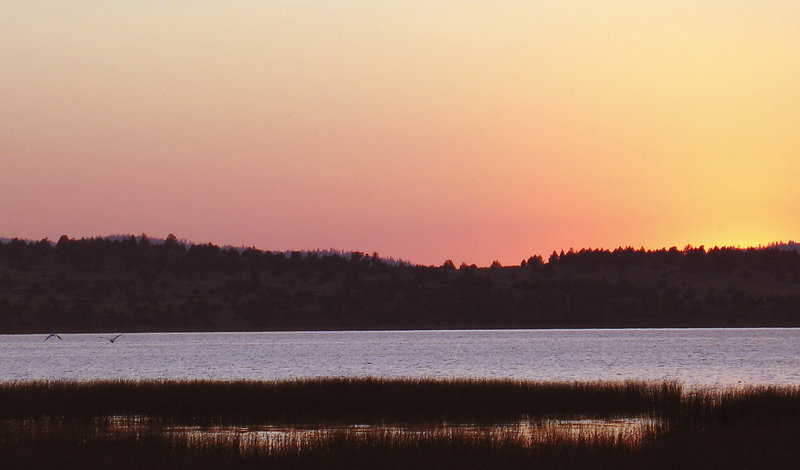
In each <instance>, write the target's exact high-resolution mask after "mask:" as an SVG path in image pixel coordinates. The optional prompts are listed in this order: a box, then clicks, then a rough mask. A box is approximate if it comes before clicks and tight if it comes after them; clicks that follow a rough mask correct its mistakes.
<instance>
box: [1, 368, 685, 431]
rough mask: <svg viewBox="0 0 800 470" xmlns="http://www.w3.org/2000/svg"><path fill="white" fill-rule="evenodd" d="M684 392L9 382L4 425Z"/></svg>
mask: <svg viewBox="0 0 800 470" xmlns="http://www.w3.org/2000/svg"><path fill="white" fill-rule="evenodd" d="M681 396H682V387H681V386H680V385H679V384H676V383H658V384H652V383H645V382H576V383H551V382H523V381H510V380H468V379H454V380H434V379H420V380H416V379H415V380H411V379H378V378H355V379H353V378H323V379H306V380H294V381H280V382H257V381H231V382H216V381H202V380H198V381H93V382H71V381H36V382H12V383H3V384H0V419H2V418H30V417H39V416H59V417H76V418H91V417H99V416H147V417H149V418H151V419H156V420H163V421H164V422H181V423H186V424H191V423H205V422H208V423H237V422H241V423H246V424H259V423H281V422H287V423H325V422H347V423H353V422H363V423H383V422H426V421H429V422H441V421H453V422H469V423H474V422H489V423H493V424H497V423H507V422H516V421H519V420H520V419H521V418H524V417H531V418H540V417H545V418H546V417H558V418H567V417H615V416H641V415H646V416H657V417H663V416H664V415H665V414H674V413H676V412H677V410H678V409H679V407H680V403H681Z"/></svg>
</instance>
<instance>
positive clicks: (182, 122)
mask: <svg viewBox="0 0 800 470" xmlns="http://www.w3.org/2000/svg"><path fill="white" fill-rule="evenodd" d="M798 44H800V2H796V1H794V0H764V1H745V0H729V1H711V0H672V1H669V2H665V1H661V0H658V1H655V0H636V1H609V0H591V1H590V0H586V1H584V0H559V1H549V0H543V1H536V2H531V1H518V0H498V1H493V2H488V1H483V2H477V1H472V0H461V1H442V0H424V1H423V0H402V1H400V0H385V1H374V0H364V1H360V0H353V1H351V0H338V1H335V2H334V1H328V0H317V1H304V0H292V1H282V0H273V1H263V0H259V1H238V0H230V1H226V2H221V1H213V2H212V1H207V0H194V1H188V0H161V1H153V0H138V1H128V0H122V1H114V2H108V1H105V0H103V1H100V0H83V1H77V0H73V1H70V0H67V1H64V0H59V1H51V0H4V1H3V2H2V3H0V64H2V65H0V67H1V68H2V73H0V236H6V237H20V238H28V239H33V240H39V239H42V238H45V237H47V238H50V239H51V240H57V239H58V237H59V236H61V235H62V234H67V235H69V236H70V237H74V238H80V237H90V236H99V235H112V234H127V233H130V234H141V233H146V234H148V235H150V236H151V237H165V236H166V235H167V234H169V233H173V234H175V235H176V236H178V238H182V239H187V240H190V241H194V242H198V243H206V242H212V243H215V244H219V245H234V246H255V247H256V248H259V249H265V250H300V249H318V248H319V249H328V248H334V249H341V250H358V251H363V252H367V253H373V252H377V253H379V254H380V255H382V256H386V257H394V258H401V259H405V260H409V261H412V262H415V263H421V264H434V265H439V264H441V263H442V262H443V261H444V260H446V259H451V260H453V261H455V262H456V264H459V263H461V262H467V263H468V264H472V263H475V264H478V265H488V264H490V263H491V262H492V261H494V260H498V261H500V262H501V263H502V264H504V265H512V264H519V262H520V261H521V260H523V259H527V258H528V257H529V256H532V255H536V254H540V255H543V256H545V258H546V257H547V255H548V254H549V253H550V252H552V251H553V250H561V249H564V250H567V249H569V248H570V247H574V248H575V249H580V248H590V247H591V248H615V247H618V246H633V247H636V248H638V247H642V246H643V247H645V248H661V247H670V246H677V247H679V248H682V247H684V246H685V245H687V244H692V245H694V246H699V245H705V246H708V247H710V246H714V245H719V246H723V245H725V246H728V245H732V246H755V245H759V244H767V243H770V242H774V241H785V240H790V239H794V240H797V239H798V238H800V184H798V181H800V47H798Z"/></svg>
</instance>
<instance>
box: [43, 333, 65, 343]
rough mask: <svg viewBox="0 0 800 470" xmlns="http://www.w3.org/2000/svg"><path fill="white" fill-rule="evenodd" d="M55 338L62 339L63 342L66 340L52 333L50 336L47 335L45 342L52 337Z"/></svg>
mask: <svg viewBox="0 0 800 470" xmlns="http://www.w3.org/2000/svg"><path fill="white" fill-rule="evenodd" d="M54 336H55V337H56V338H58V339H60V340H61V341H64V338H62V337H61V336H58V335H57V334H55V333H50V334H49V335H47V338H45V339H44V340H45V341H47V340H48V339H50V338H52V337H54Z"/></svg>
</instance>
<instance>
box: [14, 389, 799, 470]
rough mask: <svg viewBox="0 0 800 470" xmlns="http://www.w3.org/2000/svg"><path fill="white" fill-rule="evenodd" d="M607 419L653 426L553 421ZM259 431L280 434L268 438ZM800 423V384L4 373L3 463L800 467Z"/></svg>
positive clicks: (69, 466) (26, 465)
mask: <svg viewBox="0 0 800 470" xmlns="http://www.w3.org/2000/svg"><path fill="white" fill-rule="evenodd" d="M609 419H617V420H620V419H621V420H625V419H628V420H640V422H641V423H642V425H641V426H639V427H638V428H636V429H635V430H627V431H619V432H618V433H613V432H612V433H607V432H601V431H600V430H598V429H596V428H595V429H593V428H592V427H591V425H590V426H589V427H586V428H583V429H582V430H580V431H578V432H566V433H565V432H562V431H559V430H558V428H557V427H548V426H545V425H544V424H543V423H548V422H551V423H552V422H558V421H563V422H569V421H570V420H573V421H574V420H582V421H583V422H584V423H589V424H591V423H592V422H594V423H603V422H604V421H603V420H609ZM520 423H523V424H526V425H525V426H520ZM269 425H271V426H274V428H265V427H264V426H269ZM293 426H294V427H293ZM298 426H299V427H298ZM303 426H305V427H303ZM301 428H302V429H305V431H298V429H301ZM263 429H283V430H284V431H283V432H284V434H278V435H275V434H274V433H273V435H272V437H270V438H269V439H266V438H264V437H263V432H262V436H261V437H258V436H259V434H258V432H260V431H258V430H263ZM308 429H311V431H308ZM521 430H525V431H524V432H522V431H521ZM798 431H800V387H774V386H762V387H742V388H735V389H724V390H713V389H703V390H688V389H684V387H683V386H681V384H678V383H674V382H664V383H648V382H585V383H547V382H521V381H510V380H466V379H451V380H436V379H418V380H410V379H377V378H359V379H343V378H321V379H303V380H293V381H281V382H248V381H234V382H214V381H95V382H70V381H37V382H6V383H0V468H20V469H39V468H42V469H44V468H53V465H54V462H57V463H58V464H57V467H58V468H64V469H72V468H81V469H94V468H107V467H113V468H118V469H123V470H124V469H128V468H143V467H145V466H147V467H150V468H179V469H183V468H186V469H189V468H192V469H200V470H202V469H207V468H208V469H210V468H215V469H216V468H219V469H228V468H230V469H233V468H237V469H238V468H295V469H305V468H376V469H377V468H421V469H422V468H437V469H443V470H444V469H450V468H459V469H473V468H475V469H478V468H481V469H493V468H497V469H500V468H503V469H508V468H511V469H514V468H554V467H558V468H567V469H569V468H616V469H625V468H793V467H794V466H795V465H796V461H797V458H798V457H800V448H798V447H797V446H796V436H797V435H798V434H797V433H798Z"/></svg>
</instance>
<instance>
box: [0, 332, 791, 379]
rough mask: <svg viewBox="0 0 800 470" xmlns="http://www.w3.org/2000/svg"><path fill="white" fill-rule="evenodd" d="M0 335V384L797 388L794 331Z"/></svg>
mask: <svg viewBox="0 0 800 470" xmlns="http://www.w3.org/2000/svg"><path fill="white" fill-rule="evenodd" d="M45 336H46V335H0V381H13V380H35V379H73V380H92V379H224V380H232V379H258V380H262V379H266V380H274V379H292V378H308V377H361V376H377V377H412V378H413V377H417V378H419V377H434V378H446V377H472V378H512V379H526V380H546V381H575V380H580V381H585V380H626V379H643V380H665V379H666V380H677V381H680V382H683V383H685V384H687V385H695V386H697V385H699V386H728V385H740V384H744V385H747V384H800V329H796V328H751V329H747V328H737V329H713V328H710V329H620V330H614V329H586V330H444V331H370V332H363V331H362V332H353V331H350V332H267V333H137V334H134V333H131V334H126V335H124V336H122V337H121V338H120V339H119V340H118V341H116V342H115V343H113V344H112V343H110V342H109V341H107V340H105V339H102V338H100V337H99V336H101V335H97V334H66V335H62V337H63V338H64V339H63V341H59V340H57V339H56V338H51V339H50V340H48V341H47V342H45V341H44V338H45Z"/></svg>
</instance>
